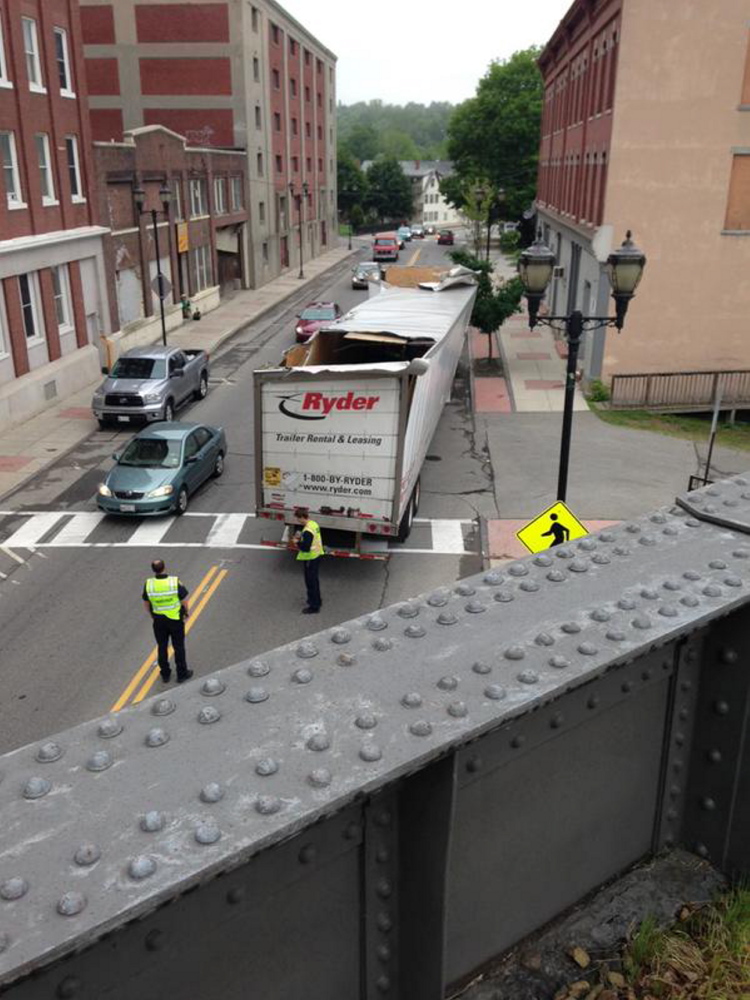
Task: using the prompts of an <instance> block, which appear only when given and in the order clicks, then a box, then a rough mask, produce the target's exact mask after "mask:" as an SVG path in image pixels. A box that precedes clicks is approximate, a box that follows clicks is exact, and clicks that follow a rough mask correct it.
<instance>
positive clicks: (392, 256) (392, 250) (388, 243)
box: [372, 233, 401, 260]
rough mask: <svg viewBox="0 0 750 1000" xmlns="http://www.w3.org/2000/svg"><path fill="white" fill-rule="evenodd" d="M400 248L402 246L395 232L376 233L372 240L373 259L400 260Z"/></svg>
mask: <svg viewBox="0 0 750 1000" xmlns="http://www.w3.org/2000/svg"><path fill="white" fill-rule="evenodd" d="M399 249H401V247H400V245H399V240H398V237H397V236H396V234H395V233H376V235H375V239H374V240H373V241H372V259H373V260H398V251H399Z"/></svg>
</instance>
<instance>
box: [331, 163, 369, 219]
mask: <svg viewBox="0 0 750 1000" xmlns="http://www.w3.org/2000/svg"><path fill="white" fill-rule="evenodd" d="M336 183H337V188H338V209H339V212H340V213H341V215H342V216H343V218H344V219H346V220H347V221H351V216H352V211H353V209H354V208H355V207H356V206H358V205H359V206H360V208H363V206H364V205H365V204H366V201H367V178H366V176H365V174H364V173H363V172H362V171H361V170H360V169H359V166H358V165H357V163H356V161H355V160H354V158H353V157H352V156H351V155H349V154H348V153H347V152H346V151H345V150H341V149H339V151H338V159H337V164H336Z"/></svg>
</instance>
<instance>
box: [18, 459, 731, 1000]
mask: <svg viewBox="0 0 750 1000" xmlns="http://www.w3.org/2000/svg"><path fill="white" fill-rule="evenodd" d="M748 663H750V477H736V478H735V479H733V480H727V481H723V482H720V483H716V484H713V485H711V486H709V487H707V488H706V489H704V490H699V491H697V492H692V493H689V494H685V495H684V496H682V497H680V498H679V499H678V505H677V506H669V507H664V508H662V509H659V510H656V511H654V512H653V513H651V514H649V515H645V516H643V517H641V518H638V519H636V520H634V521H632V522H629V523H625V524H621V525H618V526H616V527H614V528H609V529H606V530H605V531H602V532H600V533H599V534H597V535H592V536H588V537H585V538H583V539H580V540H579V541H577V542H575V543H573V544H571V545H565V546H559V547H557V548H554V549H552V550H550V551H548V552H543V553H540V554H539V555H536V556H533V557H530V558H528V559H526V560H522V561H519V562H514V563H511V564H510V565H508V566H507V567H503V568H502V569H493V570H490V571H488V572H485V573H483V574H480V575H478V576H475V577H471V578H468V579H466V580H463V581H461V582H460V583H458V584H456V583H451V584H450V585H449V586H447V587H444V588H440V589H438V590H434V591H432V592H430V593H425V594H422V595H420V596H418V597H416V598H414V599H413V600H410V601H407V602H405V603H402V604H399V605H395V606H393V607H390V608H385V609H383V610H381V611H376V612H374V613H373V614H371V615H368V616H364V617H362V618H358V619H355V620H354V621H350V622H348V623H346V624H344V625H342V626H340V627H337V628H332V629H327V630H325V631H323V632H320V633H318V634H317V635H313V636H310V637H309V638H307V639H305V640H304V641H301V642H297V643H293V644H290V645H287V646H284V647H281V648H279V649H276V650H273V651H271V652H269V653H268V654H265V655H264V656H263V657H262V658H260V659H254V660H250V661H246V662H244V663H240V664H237V665H235V666H233V667H229V668H227V669H224V670H220V671H218V672H217V673H215V674H214V675H212V676H210V677H209V678H206V679H202V680H198V681H194V682H193V683H191V684H186V685H184V686H183V687H181V688H180V689H179V690H177V691H175V692H171V691H170V693H169V694H168V695H162V696H160V697H154V698H151V699H150V700H146V701H144V702H142V703H141V704H140V705H138V706H135V707H132V708H128V709H126V710H124V711H122V712H120V713H119V714H117V715H111V716H109V717H107V718H104V719H101V720H99V721H95V722H87V723H84V724H83V725H80V726H78V727H76V728H75V729H72V730H70V731H68V732H65V733H61V734H59V735H58V736H55V737H53V738H51V739H49V740H46V741H44V742H43V743H41V744H37V745H34V746H27V747H22V748H20V749H18V750H15V751H13V752H12V753H10V754H7V755H6V756H5V757H3V758H0V775H1V776H2V778H1V779H0V991H2V990H3V988H5V989H6V990H7V995H8V997H11V998H12V1000H39V998H74V1000H99V998H101V997H104V996H106V997H107V998H108V1000H135V998H142V997H157V996H158V997H165V998H172V997H187V996H189V997H190V998H191V1000H217V998H221V1000H240V998H242V1000H244V998H246V997H248V996H249V995H252V996H257V997H259V998H260V997H263V998H266V997H268V998H274V1000H374V998H383V997H385V998H388V997H393V998H398V1000H440V998H441V997H443V996H445V995H446V992H447V991H448V992H449V991H450V989H451V988H452V985H456V984H460V983H462V982H463V981H464V980H465V979H466V977H467V976H469V975H471V974H472V972H473V971H474V970H476V969H477V968H478V967H480V966H482V965H483V964H484V963H486V962H487V961H488V960H490V959H492V958H493V957H494V956H496V955H497V954H498V953H499V952H501V951H503V949H505V948H507V947H508V946H509V945H512V944H513V943H515V942H516V941H518V940H519V939H520V938H522V937H523V936H525V935H526V934H527V933H529V932H530V931H532V930H533V929H535V928H537V927H539V926H540V925H542V924H543V923H545V922H546V921H547V920H549V919H550V918H552V917H553V916H555V914H557V913H558V912H559V911H560V910H561V909H563V908H565V907H567V906H569V905H571V904H573V903H574V902H576V901H577V900H579V899H581V898H582V897H583V896H584V895H585V894H586V893H587V892H589V891H590V890H591V889H593V888H595V887H596V886H597V885H598V884H600V883H602V882H603V881H605V880H607V879H609V878H611V877H613V876H614V875H616V874H617V873H619V872H621V871H622V870H623V869H624V868H626V867H627V866H629V865H631V864H632V863H633V862H635V861H636V860H638V859H640V858H642V857H643V856H644V855H648V854H649V853H651V852H654V851H658V850H660V849H662V848H663V847H669V846H672V845H676V844H682V845H685V846H686V847H687V848H688V849H690V850H693V851H695V852H696V853H697V854H698V855H699V856H701V857H707V858H711V859H712V860H713V861H714V862H715V863H716V864H717V865H719V866H720V867H722V868H724V869H725V870H727V871H730V872H750V805H749V803H750V733H749V732H748V730H749V729H750V670H748ZM167 904H168V905H167Z"/></svg>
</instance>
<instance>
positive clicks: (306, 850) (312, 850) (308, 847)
mask: <svg viewBox="0 0 750 1000" xmlns="http://www.w3.org/2000/svg"><path fill="white" fill-rule="evenodd" d="M317 856H318V849H317V847H316V846H315V844H305V845H304V847H302V848H301V850H300V852H299V854H298V855H297V857H298V858H299V863H300V864H301V865H309V864H312V862H313V861H315V859H316V858H317Z"/></svg>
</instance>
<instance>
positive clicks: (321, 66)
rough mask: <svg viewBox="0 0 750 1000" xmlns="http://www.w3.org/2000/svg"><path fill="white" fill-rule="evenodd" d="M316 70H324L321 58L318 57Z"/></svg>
mask: <svg viewBox="0 0 750 1000" xmlns="http://www.w3.org/2000/svg"><path fill="white" fill-rule="evenodd" d="M315 70H316V72H317V73H322V72H323V63H322V62H321V61H320V59H317V60H316V62H315Z"/></svg>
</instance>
